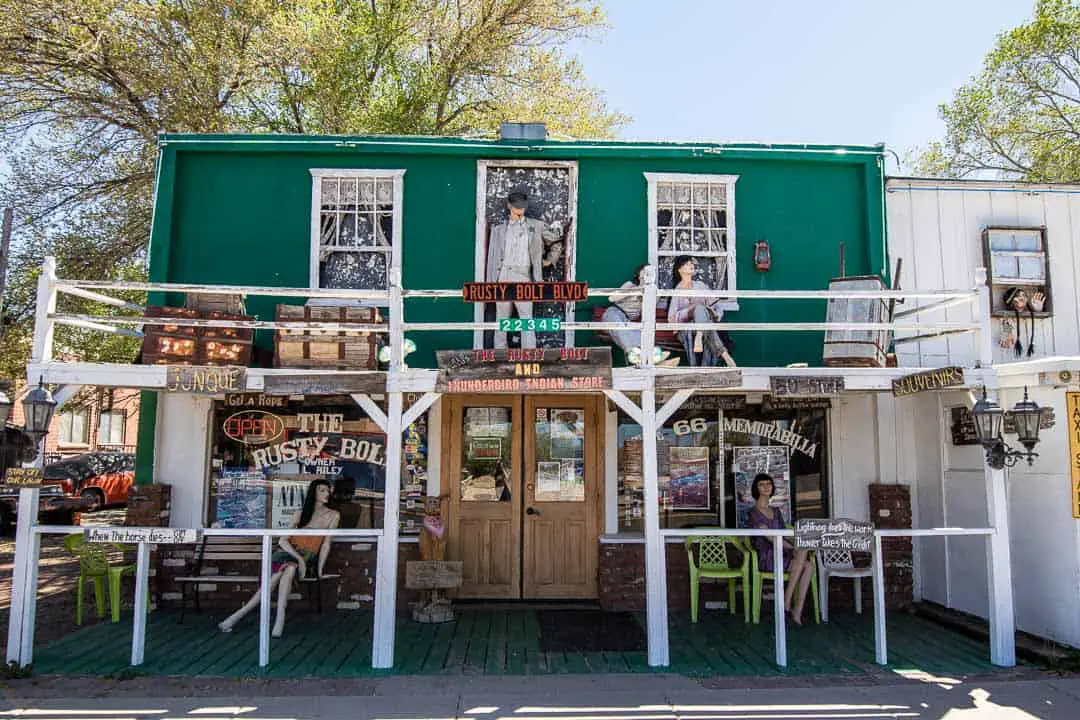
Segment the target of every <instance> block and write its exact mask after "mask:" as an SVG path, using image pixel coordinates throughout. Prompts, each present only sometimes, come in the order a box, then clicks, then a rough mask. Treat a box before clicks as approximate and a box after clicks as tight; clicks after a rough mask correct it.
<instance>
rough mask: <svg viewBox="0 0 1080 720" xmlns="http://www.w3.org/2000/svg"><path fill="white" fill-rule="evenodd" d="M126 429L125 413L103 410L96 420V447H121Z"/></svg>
mask: <svg viewBox="0 0 1080 720" xmlns="http://www.w3.org/2000/svg"><path fill="white" fill-rule="evenodd" d="M126 429H127V413H126V412H124V411H123V410H104V411H102V413H101V416H100V417H99V418H98V445H123V444H124V439H125V438H124V435H125V432H126Z"/></svg>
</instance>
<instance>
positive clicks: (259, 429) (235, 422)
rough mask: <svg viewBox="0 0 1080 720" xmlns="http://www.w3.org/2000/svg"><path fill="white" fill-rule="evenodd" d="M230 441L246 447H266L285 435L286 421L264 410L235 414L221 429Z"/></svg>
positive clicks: (227, 419)
mask: <svg viewBox="0 0 1080 720" xmlns="http://www.w3.org/2000/svg"><path fill="white" fill-rule="evenodd" d="M221 429H222V430H223V431H224V433H225V435H226V437H228V438H229V439H230V440H235V441H237V442H241V443H244V444H245V445H266V444H267V443H272V442H274V441H275V440H277V439H278V438H279V437H281V436H282V435H283V434H284V433H285V421H284V420H282V419H281V418H280V417H278V416H277V415H274V414H273V413H268V412H266V411H264V410H246V411H244V412H238V413H233V414H232V415H230V416H229V417H228V418H226V420H225V422H224V423H223V424H222V428H221Z"/></svg>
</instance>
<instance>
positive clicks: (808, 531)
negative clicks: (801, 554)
mask: <svg viewBox="0 0 1080 720" xmlns="http://www.w3.org/2000/svg"><path fill="white" fill-rule="evenodd" d="M873 541H874V526H873V524H872V523H868V522H865V521H863V520H847V519H844V518H837V519H831V518H821V519H806V520H796V521H795V547H797V548H806V549H807V550H855V551H858V552H869V551H870V545H871V543H873Z"/></svg>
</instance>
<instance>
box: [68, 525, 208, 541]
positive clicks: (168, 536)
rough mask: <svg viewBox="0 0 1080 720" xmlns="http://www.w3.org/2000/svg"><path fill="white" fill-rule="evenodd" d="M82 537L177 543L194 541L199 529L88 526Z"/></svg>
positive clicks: (98, 539) (90, 539) (95, 539)
mask: <svg viewBox="0 0 1080 720" xmlns="http://www.w3.org/2000/svg"><path fill="white" fill-rule="evenodd" d="M83 539H84V540H85V541H86V542H93V543H129V544H134V543H153V544H154V545H177V544H181V543H193V542H196V541H197V540H198V539H199V531H198V530H196V529H194V528H153V527H150V528H127V527H88V528H85V529H84V530H83Z"/></svg>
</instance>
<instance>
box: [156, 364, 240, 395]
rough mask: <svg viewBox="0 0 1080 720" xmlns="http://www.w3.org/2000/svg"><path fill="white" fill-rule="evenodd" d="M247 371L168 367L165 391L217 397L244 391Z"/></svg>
mask: <svg viewBox="0 0 1080 720" xmlns="http://www.w3.org/2000/svg"><path fill="white" fill-rule="evenodd" d="M246 382H247V369H246V368H242V367H229V366H223V367H216V366H213V365H169V366H167V367H166V368H165V391H166V392H171V393H194V394H196V395H218V394H221V393H236V392H240V391H242V390H243V389H244V387H245V385H246Z"/></svg>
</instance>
